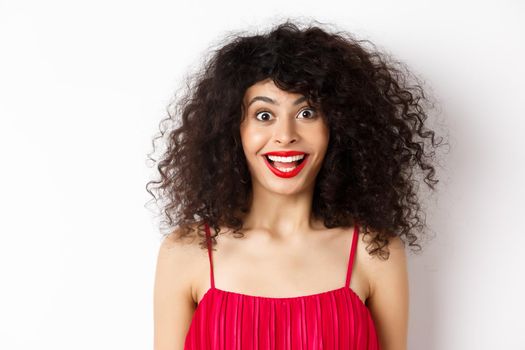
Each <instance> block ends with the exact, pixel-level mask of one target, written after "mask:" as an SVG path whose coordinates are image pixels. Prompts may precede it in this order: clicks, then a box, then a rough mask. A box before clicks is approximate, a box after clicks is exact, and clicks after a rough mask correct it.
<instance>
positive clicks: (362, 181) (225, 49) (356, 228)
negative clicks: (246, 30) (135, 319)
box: [148, 21, 438, 350]
mask: <svg viewBox="0 0 525 350" xmlns="http://www.w3.org/2000/svg"><path fill="white" fill-rule="evenodd" d="M402 67H403V66H402V65H401V64H399V63H395V62H391V61H389V60H386V59H385V58H384V55H381V54H379V53H378V52H376V51H374V50H368V49H367V48H366V46H365V43H364V42H362V41H357V40H355V39H353V38H352V37H351V36H350V35H348V34H344V33H337V34H334V33H330V32H328V31H327V30H324V29H322V28H320V27H319V26H310V27H306V28H302V29H301V28H299V26H297V25H295V24H293V23H291V22H289V21H287V22H285V23H283V24H281V25H278V26H276V27H275V28H273V29H272V30H271V31H270V32H268V33H266V34H261V35H253V36H242V35H237V36H234V37H233V38H232V39H231V40H230V41H229V42H228V43H226V44H224V45H223V46H222V47H220V48H218V49H217V50H216V51H215V52H214V55H213V56H212V57H211V58H210V59H209V61H208V62H207V63H206V65H205V67H204V68H203V70H202V71H201V72H199V73H198V74H196V75H195V76H194V77H193V80H190V82H193V85H192V84H190V85H189V91H188V93H187V95H186V96H184V97H182V98H180V99H178V100H177V104H175V110H174V111H171V113H170V117H169V118H167V120H168V121H171V120H174V121H176V120H177V119H176V118H175V117H177V118H178V119H179V120H180V121H181V123H180V124H179V125H177V126H176V127H174V128H171V129H170V128H168V127H166V128H165V129H164V130H162V133H161V137H162V136H164V135H166V136H167V141H168V147H167V149H166V152H165V154H164V155H163V158H162V159H161V160H160V162H159V164H158V170H159V172H160V174H161V178H160V180H159V181H152V182H150V183H149V184H148V185H152V184H154V185H157V186H156V187H155V190H156V191H157V193H158V198H163V199H164V208H163V213H164V214H165V215H166V221H165V222H166V223H167V224H168V227H170V228H172V229H171V230H170V231H169V232H168V233H167V234H166V237H165V239H164V240H163V242H162V244H161V247H160V251H159V256H158V261H157V270H156V279H155V293H154V314H155V315H154V321H155V340H154V343H155V349H156V350H167V349H170V350H171V349H183V348H184V349H256V348H257V349H390V350H394V349H395V350H397V349H406V343H407V327H408V278H407V267H406V256H405V242H408V243H409V245H410V246H412V247H417V248H420V245H419V244H418V243H416V240H417V236H416V233H415V232H413V231H414V228H416V227H418V226H422V222H421V221H422V220H421V218H420V216H419V213H420V212H421V210H420V207H419V203H418V200H417V196H416V190H417V188H414V184H415V181H414V179H413V170H414V169H415V168H416V166H417V167H419V168H420V169H421V170H422V171H423V173H424V180H425V183H427V185H428V186H429V187H430V188H432V189H434V187H433V185H434V184H436V183H437V180H436V179H434V173H435V171H434V168H433V166H432V164H431V163H430V160H431V159H432V157H431V156H432V155H433V153H432V154H428V152H427V149H428V148H425V147H424V146H425V141H430V142H429V145H430V146H431V147H436V146H437V145H438V143H436V142H435V140H434V132H433V131H431V130H429V129H428V128H426V127H425V126H424V124H423V123H424V120H425V119H426V118H427V111H428V109H427V105H426V102H427V99H426V96H425V94H424V93H423V90H422V88H421V87H420V85H419V84H414V85H409V83H408V79H406V78H409V77H411V75H410V74H409V73H407V72H405V71H404V70H402V69H401V68H402ZM403 72H404V73H403ZM163 125H164V126H166V124H163ZM148 191H149V188H148ZM150 193H151V191H150ZM155 198H157V197H155ZM174 227H175V229H173V228H174ZM403 236H404V239H402V238H401V237H403ZM196 239H197V241H196ZM196 243H200V244H196Z"/></svg>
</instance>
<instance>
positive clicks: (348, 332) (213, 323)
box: [184, 224, 379, 350]
mask: <svg viewBox="0 0 525 350" xmlns="http://www.w3.org/2000/svg"><path fill="white" fill-rule="evenodd" d="M205 227H206V237H207V239H208V257H209V260H210V280H211V287H210V288H209V289H208V291H207V292H206V293H205V294H204V296H203V298H202V300H201V301H200V303H199V304H198V305H197V309H196V310H195V313H194V314H193V318H192V321H191V324H190V327H189V330H188V333H187V335H186V340H185V345H184V349H185V350H189V349H198V350H204V349H210V350H218V349H221V350H237V349H242V350H250V349H261V350H266V349H268V350H281V349H287V350H288V349H294V350H314V349H315V350H318V349H319V350H320V349H330V350H335V349H346V350H347V349H356V350H357V349H359V350H361V349H363V350H364V349H366V350H377V349H379V341H378V338H377V335H376V330H375V326H374V321H373V319H372V316H371V314H370V312H369V310H368V308H367V307H366V305H365V304H364V303H363V302H362V301H361V299H359V297H358V296H357V294H356V293H355V292H354V291H353V290H352V289H351V288H350V287H349V286H350V277H351V274H352V265H353V261H354V255H355V250H356V247H357V239H358V234H359V228H358V226H357V224H356V225H355V228H354V235H353V239H352V245H351V248H350V258H349V259H348V269H347V273H346V283H345V285H344V287H340V288H337V289H333V290H329V291H326V292H321V293H316V294H310V295H304V296H297V297H283V298H270V297H262V296H254V295H246V294H241V293H235V292H229V291H225V290H221V289H218V288H215V283H214V278H213V261H212V254H211V249H210V239H209V237H210V231H209V226H208V225H205Z"/></svg>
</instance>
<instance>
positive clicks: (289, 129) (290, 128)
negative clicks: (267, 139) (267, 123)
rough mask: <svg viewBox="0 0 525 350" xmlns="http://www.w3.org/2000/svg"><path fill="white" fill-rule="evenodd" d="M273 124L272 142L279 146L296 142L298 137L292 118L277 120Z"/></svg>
mask: <svg viewBox="0 0 525 350" xmlns="http://www.w3.org/2000/svg"><path fill="white" fill-rule="evenodd" d="M279 119H280V120H278V121H277V123H275V124H274V125H275V132H274V140H275V142H276V143H279V144H287V143H294V142H297V139H298V135H297V132H296V128H295V124H294V122H295V120H294V119H293V118H292V119H290V118H279Z"/></svg>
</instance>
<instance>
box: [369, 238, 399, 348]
mask: <svg viewBox="0 0 525 350" xmlns="http://www.w3.org/2000/svg"><path fill="white" fill-rule="evenodd" d="M388 249H389V251H390V256H389V258H388V260H386V261H385V260H381V259H379V258H377V257H374V259H372V261H371V262H370V265H369V271H368V273H369V276H370V278H369V280H370V296H369V298H368V308H369V309H370V312H371V314H372V318H373V319H374V323H375V325H376V330H377V334H378V337H379V342H380V346H381V350H406V348H407V333H408V307H409V306H408V298H409V296H408V272H407V266H406V256H405V248H404V246H403V242H402V241H401V239H400V238H399V237H394V238H391V239H390V243H389V246H388Z"/></svg>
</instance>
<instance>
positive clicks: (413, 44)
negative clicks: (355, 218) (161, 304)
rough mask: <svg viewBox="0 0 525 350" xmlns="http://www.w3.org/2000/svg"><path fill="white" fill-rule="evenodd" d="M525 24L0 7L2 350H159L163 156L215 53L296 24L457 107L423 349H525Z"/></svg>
mask: <svg viewBox="0 0 525 350" xmlns="http://www.w3.org/2000/svg"><path fill="white" fill-rule="evenodd" d="M424 3H425V4H424ZM524 15H525V9H524V5H523V2H521V1H498V2H495V1H494V2H492V3H488V2H480V1H476V2H457V1H456V2H444V1H433V2H432V3H427V2H423V1H367V2H365V1H344V2H341V3H337V2H333V1H326V0H325V1H318V2H312V3H307V2H304V1H275V0H267V1H264V2H255V1H245V2H235V3H231V4H228V3H225V2H222V1H218V2H209V3H202V2H200V1H191V2H190V3H189V4H187V3H181V2H175V1H171V2H169V1H162V2H161V1H148V2H146V1H143V2H132V1H108V0H104V1H89V2H88V1H86V2H82V3H81V2H73V1H51V0H50V1H7V2H6V1H0V50H1V51H0V117H1V124H0V157H1V158H0V159H1V166H2V168H1V171H0V193H1V197H0V198H1V200H0V203H1V204H0V205H1V206H0V217H1V220H0V234H1V235H0V239H1V241H0V283H1V287H0V348H2V349H13V350H14V349H33V348H46V349H51V348H52V349H148V348H152V344H153V341H152V336H153V325H152V323H153V316H152V292H153V290H152V288H153V281H154V268H155V259H156V254H157V249H158V245H159V242H160V235H159V233H158V230H157V224H156V222H155V221H154V219H153V216H152V213H151V212H150V211H149V210H148V209H147V208H145V204H146V202H147V201H148V200H149V199H150V197H149V195H148V194H147V192H146V191H145V184H146V182H147V181H148V180H149V179H150V178H152V176H154V169H153V168H149V167H147V165H146V158H147V157H146V155H147V153H149V152H151V151H152V146H151V139H152V137H153V136H154V135H155V134H156V133H157V131H158V123H159V121H160V120H161V118H163V117H165V108H166V106H167V104H168V102H169V100H170V98H171V97H172V95H173V93H174V92H175V90H176V89H177V88H178V87H179V86H181V84H182V78H183V76H184V75H185V74H186V72H188V71H190V70H192V69H194V68H196V67H198V63H199V62H201V59H202V57H203V54H205V53H206V50H207V48H208V47H209V46H210V45H212V44H215V43H216V42H217V41H218V40H220V38H221V37H222V36H223V35H224V34H226V32H228V31H234V30H242V29H246V30H252V29H256V28H260V29H266V28H268V27H269V26H270V25H271V24H273V23H276V22H277V21H279V20H280V19H285V18H287V17H289V18H292V19H294V18H296V19H301V18H306V19H309V18H315V19H317V20H319V21H321V22H329V23H334V24H336V25H337V26H338V27H339V28H341V29H345V30H348V31H351V32H353V33H354V34H355V35H356V36H358V37H359V38H363V39H370V40H372V41H373V42H374V43H376V44H377V45H378V47H380V48H382V49H384V50H385V51H388V52H390V53H391V54H393V55H395V56H396V57H397V58H399V59H401V60H403V61H404V62H406V63H407V64H408V65H409V66H410V67H412V70H413V71H414V72H415V73H416V74H418V75H420V76H421V77H423V78H424V79H425V81H426V82H427V83H428V85H429V86H430V87H431V89H432V90H433V93H434V95H435V96H436V97H437V98H438V99H439V100H440V101H441V108H442V113H441V114H440V117H439V118H440V119H439V120H441V122H440V123H442V124H443V123H445V124H446V127H447V128H449V129H450V140H449V142H450V146H451V150H450V154H449V157H448V158H447V160H446V163H445V164H444V166H443V167H442V168H439V169H438V177H439V178H440V179H442V182H441V183H440V186H441V187H440V192H439V193H438V194H437V195H436V196H434V197H433V199H432V200H431V201H430V202H429V203H428V204H427V206H428V216H427V222H428V224H429V226H430V227H431V229H432V231H433V234H434V236H435V238H434V239H433V240H430V241H429V242H428V243H427V244H426V245H425V246H424V248H425V250H424V252H423V254H419V255H414V254H410V255H409V264H410V266H409V268H410V293H411V295H410V297H411V306H410V308H411V309H410V329H409V333H410V334H409V348H410V349H431V350H433V349H496V348H498V349H525V335H524V331H525V326H524V321H523V314H524V312H525V301H524V300H525V298H524V297H523V296H524V295H525V282H524V276H525V272H524V270H525V262H524V259H525V258H524V243H525V235H524V233H525V232H524V229H523V224H522V221H523V218H524V214H525V210H524V207H525V206H524V197H525V191H524V185H523V180H524V179H525V171H524V170H525V166H524V165H523V163H524V162H525V141H523V134H524V131H525V130H524V129H525V121H524V120H525V115H524V112H523V106H524V105H523V102H524V101H525V96H524V95H525V94H524V92H525V88H524V86H525V84H524V79H525V74H524V73H525V69H524V68H523V67H524V63H523V62H525V57H524V56H525V50H524V43H525V40H524V33H525V30H524V29H525V28H524V24H523V18H524V17H525V16H524ZM435 120H436V121H438V118H437V117H436V119H435Z"/></svg>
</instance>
